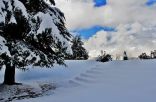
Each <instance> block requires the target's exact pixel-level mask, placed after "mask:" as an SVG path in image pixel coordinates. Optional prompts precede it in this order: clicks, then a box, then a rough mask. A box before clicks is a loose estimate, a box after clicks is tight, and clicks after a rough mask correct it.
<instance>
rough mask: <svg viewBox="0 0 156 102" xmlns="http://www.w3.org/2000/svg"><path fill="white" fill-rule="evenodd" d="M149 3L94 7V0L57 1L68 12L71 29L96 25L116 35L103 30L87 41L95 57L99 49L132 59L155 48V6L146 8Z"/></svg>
mask: <svg viewBox="0 0 156 102" xmlns="http://www.w3.org/2000/svg"><path fill="white" fill-rule="evenodd" d="M146 2H147V0H107V5H105V6H102V7H94V3H93V0H57V1H56V4H57V6H58V7H59V8H61V10H62V11H63V12H64V13H65V16H66V19H67V26H68V28H69V29H70V30H75V29H83V28H89V27H92V26H95V25H99V26H111V27H114V28H116V32H105V31H100V32H98V33H97V34H95V35H94V36H92V37H91V38H90V39H89V40H88V41H86V42H85V47H86V48H87V50H88V51H89V52H90V54H91V55H92V56H97V55H98V54H99V53H100V50H106V51H108V52H110V53H113V54H114V55H115V53H120V54H122V53H123V51H124V50H126V51H128V54H129V55H130V56H138V54H140V53H141V52H149V51H150V50H154V48H156V40H155V39H156V34H155V33H156V11H155V10H156V5H153V6H147V5H145V4H146Z"/></svg>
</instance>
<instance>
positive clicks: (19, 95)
mask: <svg viewBox="0 0 156 102" xmlns="http://www.w3.org/2000/svg"><path fill="white" fill-rule="evenodd" d="M55 88H56V87H55V86H54V85H53V84H50V83H40V84H37V83H36V84H34V85H33V86H32V85H22V84H21V85H13V86H9V85H4V84H1V85H0V102H8V101H13V100H22V99H29V98H36V97H40V96H43V95H46V93H48V91H50V90H54V89H55Z"/></svg>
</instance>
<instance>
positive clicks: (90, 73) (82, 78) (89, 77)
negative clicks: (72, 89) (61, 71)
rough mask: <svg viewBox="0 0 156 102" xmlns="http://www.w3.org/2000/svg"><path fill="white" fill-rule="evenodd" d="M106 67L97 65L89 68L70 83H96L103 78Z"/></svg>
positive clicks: (77, 84)
mask: <svg viewBox="0 0 156 102" xmlns="http://www.w3.org/2000/svg"><path fill="white" fill-rule="evenodd" d="M103 72H104V69H103V68H100V67H99V66H95V67H93V68H91V69H90V70H87V71H86V72H84V73H81V74H80V75H79V76H77V77H75V78H74V79H72V80H69V84H71V85H73V86H82V85H89V84H94V83H96V82H98V81H99V79H100V78H102V75H103Z"/></svg>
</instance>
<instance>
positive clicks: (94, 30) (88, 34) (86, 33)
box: [72, 0, 156, 39]
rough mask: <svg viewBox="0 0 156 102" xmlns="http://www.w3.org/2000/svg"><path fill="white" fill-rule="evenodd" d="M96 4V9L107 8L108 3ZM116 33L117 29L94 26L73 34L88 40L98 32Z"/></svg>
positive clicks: (102, 0)
mask: <svg viewBox="0 0 156 102" xmlns="http://www.w3.org/2000/svg"><path fill="white" fill-rule="evenodd" d="M94 3H95V5H94V6H95V7H101V6H105V5H107V1H106V0H94ZM154 3H156V0H147V2H146V4H145V5H147V6H151V5H153V4H154ZM101 30H104V31H114V30H115V28H112V27H102V26H98V25H95V26H92V27H90V28H84V29H77V30H74V31H72V32H74V33H77V34H79V35H81V36H82V37H83V38H85V39H88V38H89V37H91V36H92V35H94V34H96V33H97V32H98V31H101Z"/></svg>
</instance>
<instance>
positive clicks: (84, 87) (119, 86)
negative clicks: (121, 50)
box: [0, 60, 156, 102]
mask: <svg viewBox="0 0 156 102" xmlns="http://www.w3.org/2000/svg"><path fill="white" fill-rule="evenodd" d="M66 64H67V65H68V67H63V66H58V65H56V66H55V67H54V68H52V69H42V68H31V69H30V70H28V71H26V72H21V71H18V70H17V77H16V79H17V81H18V82H22V83H24V84H26V85H30V86H33V85H34V87H35V86H36V83H42V84H43V83H54V84H55V85H56V89H55V90H52V91H50V92H49V93H48V94H47V95H44V96H40V97H36V98H30V99H23V100H14V102H156V67H155V66H156V60H146V61H140V60H131V61H112V62H108V63H100V62H96V61H93V60H89V61H66ZM2 78H3V71H1V72H0V81H2V80H3V79H2Z"/></svg>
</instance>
